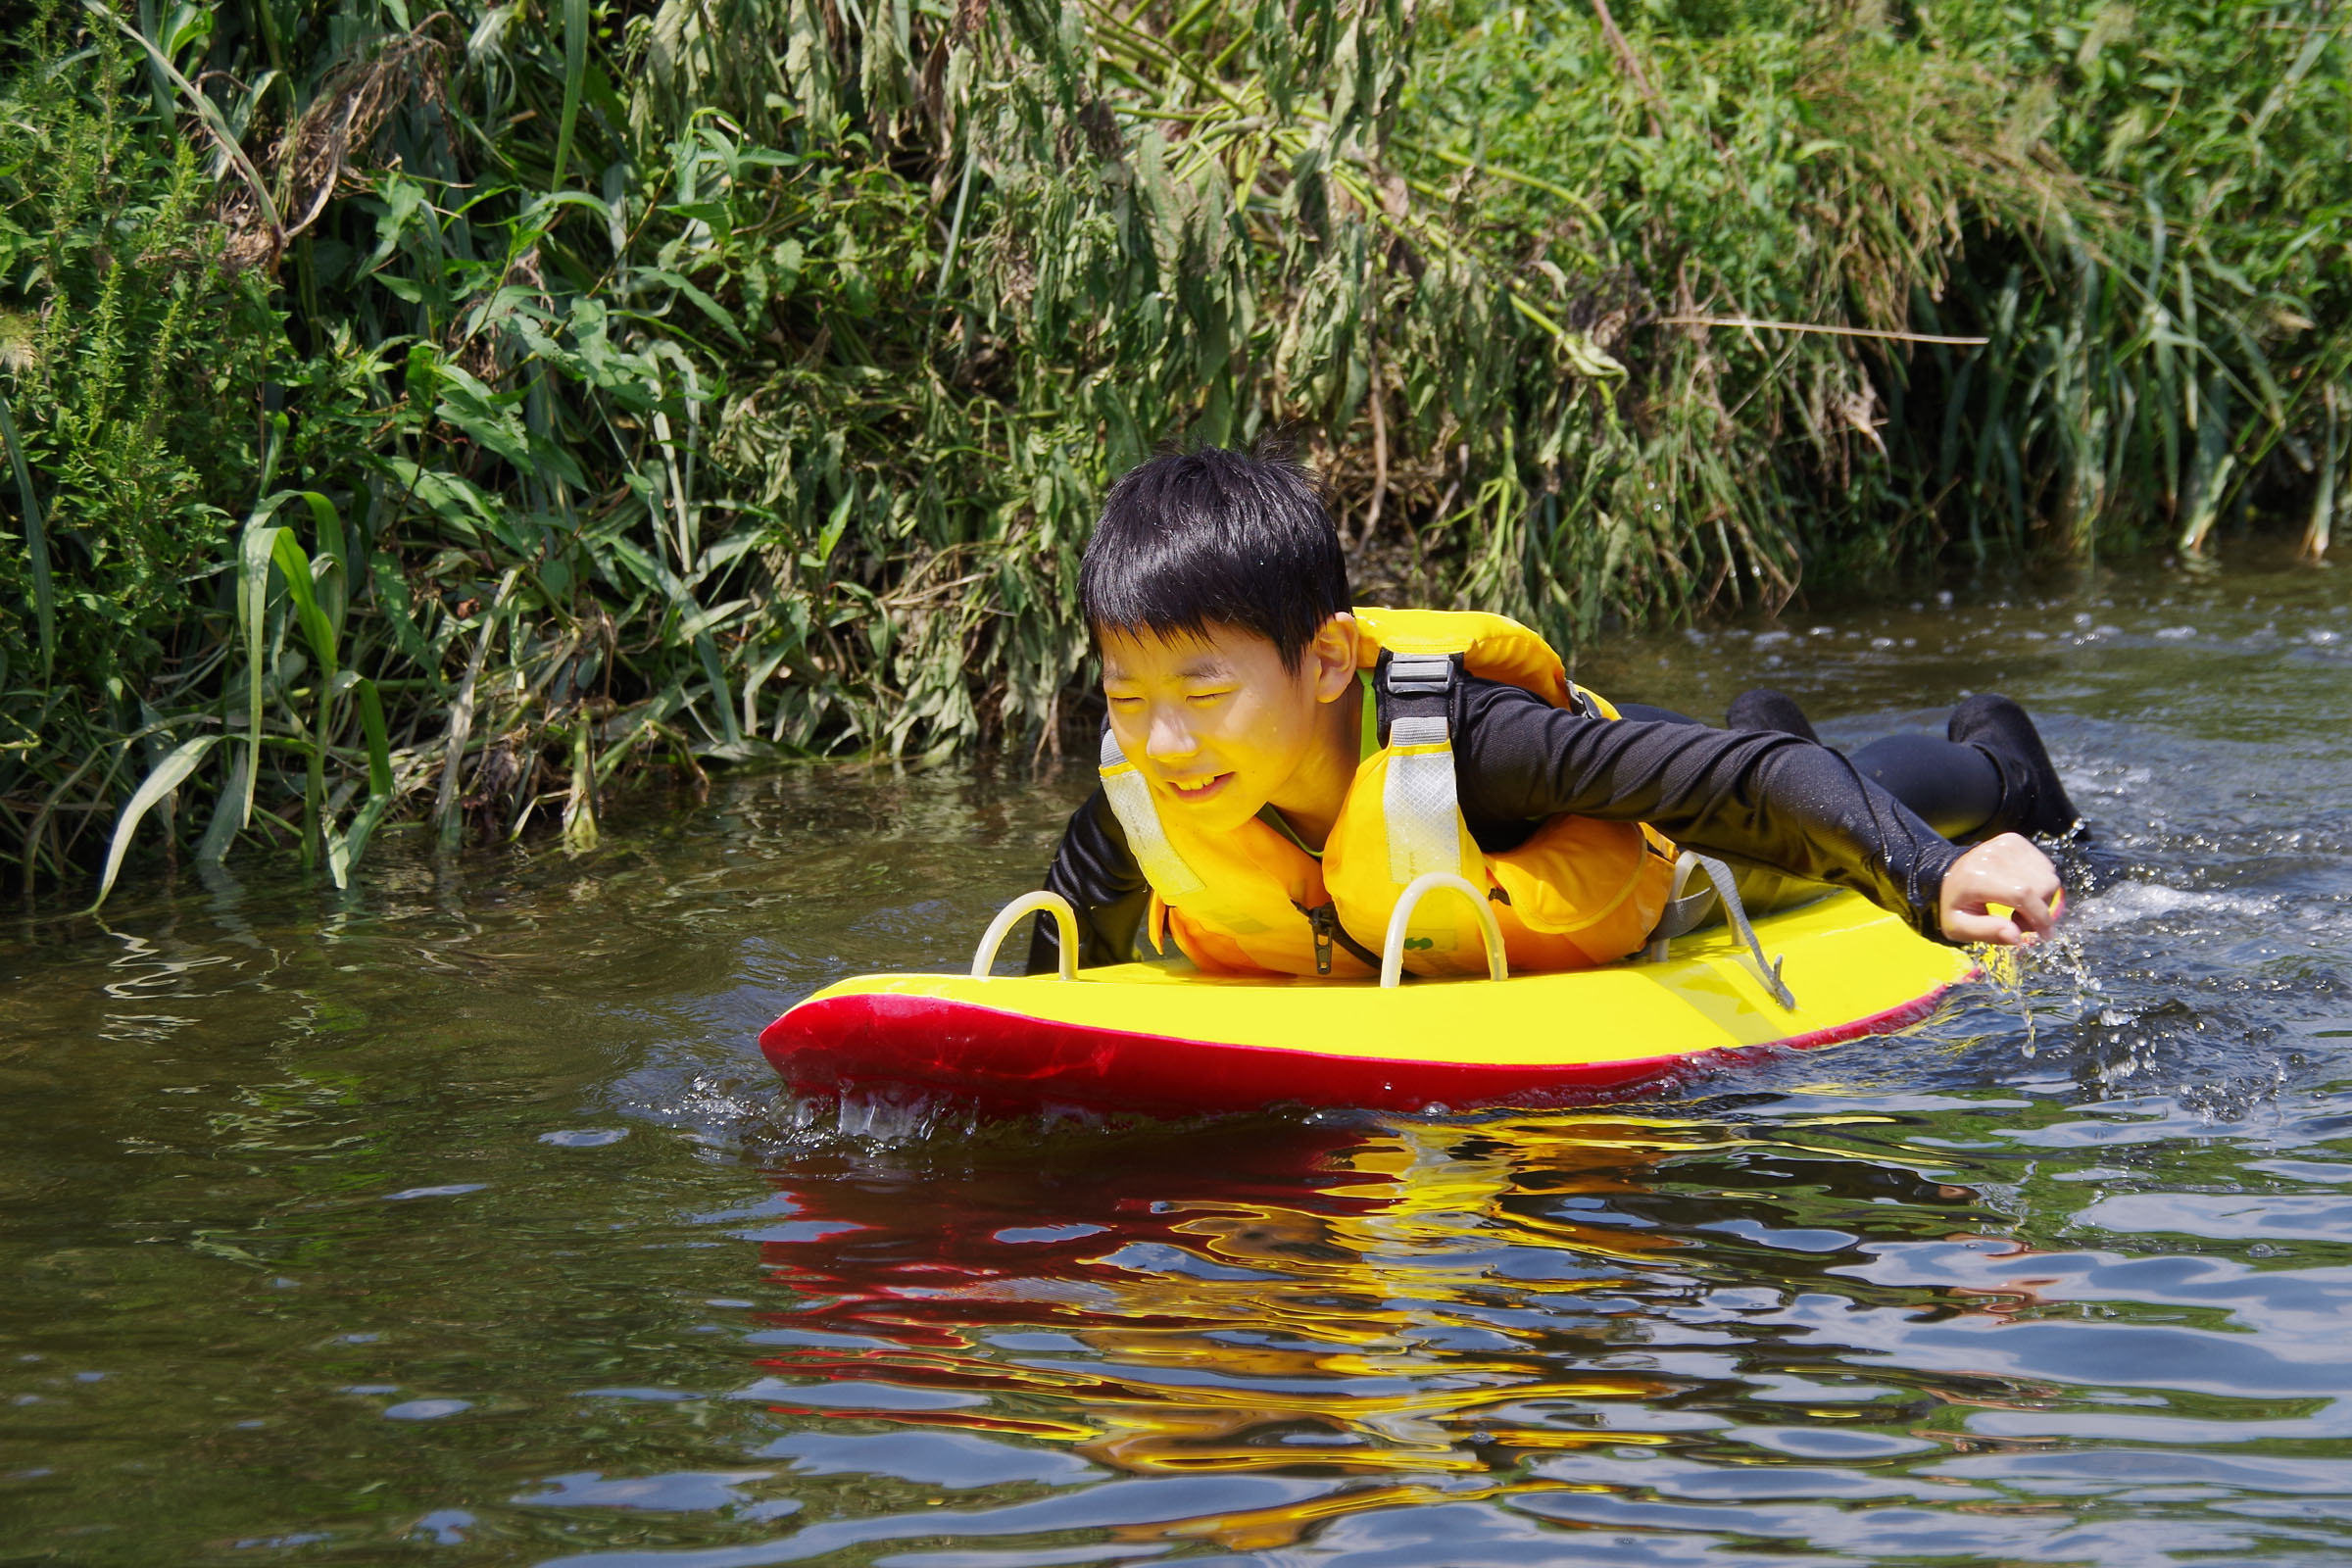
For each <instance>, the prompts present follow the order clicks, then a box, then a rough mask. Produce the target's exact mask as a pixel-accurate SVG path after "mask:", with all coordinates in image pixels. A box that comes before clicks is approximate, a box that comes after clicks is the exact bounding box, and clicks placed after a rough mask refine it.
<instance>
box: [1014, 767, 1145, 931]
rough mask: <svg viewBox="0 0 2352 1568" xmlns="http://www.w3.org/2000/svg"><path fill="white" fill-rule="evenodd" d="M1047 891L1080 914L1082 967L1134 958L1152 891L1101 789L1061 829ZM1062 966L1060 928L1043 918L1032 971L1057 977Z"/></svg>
mask: <svg viewBox="0 0 2352 1568" xmlns="http://www.w3.org/2000/svg"><path fill="white" fill-rule="evenodd" d="M1046 891H1047V892H1049V893H1058V894H1060V895H1061V896H1062V897H1063V898H1065V899H1067V900H1069V901H1070V907H1071V908H1073V909H1075V910H1077V911H1078V965H1079V967H1080V968H1087V967H1090V966H1092V965H1095V964H1102V963H1125V962H1126V961H1127V960H1128V958H1130V957H1131V956H1133V955H1134V952H1135V936H1136V932H1137V930H1138V929H1139V928H1140V927H1141V926H1142V925H1143V923H1144V915H1145V912H1146V911H1147V910H1148V909H1149V907H1151V903H1152V888H1151V884H1149V883H1147V882H1146V881H1145V880H1144V871H1143V867H1142V866H1140V865H1138V864H1137V863H1136V859H1135V854H1134V852H1133V851H1131V850H1130V849H1128V848H1127V832H1126V829H1124V828H1122V827H1120V826H1119V818H1118V815H1117V813H1116V812H1114V811H1112V810H1111V809H1110V802H1109V801H1108V800H1106V799H1104V797H1103V791H1102V790H1101V789H1100V788H1098V789H1096V791H1095V793H1094V794H1092V795H1089V796H1088V797H1087V798H1086V804H1085V805H1084V806H1081V807H1079V808H1078V809H1077V810H1076V811H1074V812H1073V813H1071V816H1070V825H1069V826H1068V827H1066V828H1064V829H1063V830H1062V834H1061V845H1060V847H1059V848H1057V849H1056V850H1054V864H1053V865H1052V866H1051V867H1050V868H1049V869H1048V870H1047V872H1046ZM1060 966H1061V932H1060V929H1059V928H1058V927H1057V926H1056V925H1055V924H1054V917H1053V916H1052V915H1049V914H1041V915H1039V916H1038V917H1037V925H1036V929H1035V931H1034V932H1033V933H1032V934H1031V936H1030V938H1029V969H1028V972H1029V973H1031V974H1052V973H1054V971H1055V970H1056V969H1058V968H1059V967H1060Z"/></svg>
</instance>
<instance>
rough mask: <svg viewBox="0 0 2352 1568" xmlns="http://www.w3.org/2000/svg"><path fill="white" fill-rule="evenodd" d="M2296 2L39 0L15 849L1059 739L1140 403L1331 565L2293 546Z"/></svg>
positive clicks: (1825, 574)
mask: <svg viewBox="0 0 2352 1568" xmlns="http://www.w3.org/2000/svg"><path fill="white" fill-rule="evenodd" d="M2330 15H2331V14H2329V13H2323V12H2315V11H2312V10H2311V9H2310V8H2303V7H2291V6H2285V5H2277V6H2265V5H2230V6H2220V5H2198V4H2190V3H2185V0H2165V3H2162V4H2155V5H2147V6H2142V7H2138V8H2135V9H2128V8H2125V7H2123V6H2120V5H2114V4H2109V5H2106V6H2103V7H2102V6H2095V5H2072V6H2062V5H2055V4H2043V5H2039V6H2034V5H2002V6H1995V5H1993V4H1990V3H1989V0H1936V3H1934V4H1928V5H1915V6H1913V7H1911V8H1909V9H1906V10H1889V9H1885V8H1881V7H1877V6H1874V5H1867V4H1866V5H1861V6H1857V7H1854V8H1852V9H1845V10H1831V11H1824V10H1823V9H1821V8H1818V7H1799V6H1795V5H1793V4H1790V5H1780V4H1768V3H1764V0H1752V3H1746V4H1738V3H1731V0H1721V3H1700V0H1689V3H1668V0H1657V3H1654V4H1649V5H1645V6H1636V5H1630V4H1629V5H1626V6H1624V7H1622V8H1620V11H1619V14H1618V15H1617V16H1616V17H1615V22H1616V24H1617V26H1618V29H1619V30H1618V34H1617V36H1616V38H1614V39H1612V38H1611V37H1610V36H1609V35H1608V34H1607V32H1606V31H1605V30H1604V28H1603V27H1602V26H1601V25H1599V21H1598V18H1597V16H1596V14H1595V12H1594V11H1593V10H1591V9H1588V8H1587V6H1586V5H1585V4H1583V3H1581V0H1579V3H1575V4H1558V5H1534V6H1527V7H1514V8H1486V7H1471V6H1467V5H1455V6H1450V7H1448V6H1445V5H1440V6H1436V7H1425V8H1423V9H1421V10H1420V11H1419V13H1418V15H1417V17H1415V18H1414V19H1413V20H1412V22H1411V24H1410V25H1409V26H1408V25H1407V16H1406V13H1405V11H1404V10H1403V8H1402V7H1401V6H1400V5H1398V4H1392V3H1386V0H1358V3H1353V4H1340V3H1336V0H1300V3H1299V4H1298V5H1296V6H1294V7H1290V8H1282V7H1273V6H1246V5H1243V4H1241V3H1240V0H1199V3H1192V4H1186V5H1181V6H1158V5H1146V6H1143V7H1141V8H1137V9H1133V10H1130V9H1128V8H1124V7H1111V6H1108V5H1104V4H1098V3H1094V0H1068V3H1067V4H1066V5H1063V6H1059V7H1046V6H1044V5H1041V4H1039V3H1037V0H1002V3H998V4H987V3H984V0H970V3H967V4H959V5H957V6H956V7H954V8H949V7H947V6H945V5H942V4H937V3H925V0H902V3H897V4H893V5H890V6H881V5H878V4H876V3H874V0H865V3H863V4H857V3H850V4H823V3H818V0H666V3H662V4H658V5H636V6H614V5H602V6H600V5H596V4H591V3H588V0H565V3H564V4H563V5H560V6H558V5H551V6H547V7H541V8H509V7H492V6H488V5H483V4H477V3H471V0H468V3H463V4H460V5H458V6H455V7H453V8H450V9H447V10H436V11H431V12H429V13H428V12H426V11H425V10H423V9H421V8H410V7H408V6H406V5H404V4H401V3H399V0H332V3H327V0H251V3H241V4H227V5H221V6H214V7H199V6H178V7H174V8H171V9H167V8H166V7H164V6H163V5H161V4H160V3H159V4H148V5H135V6H133V5H125V6H122V7H119V8H116V9H113V10H109V9H105V8H103V7H100V6H98V5H96V4H82V5H71V6H69V5H61V4H55V3H52V4H48V5H46V6H44V7H42V8H39V9H38V10H37V11H36V12H35V14H34V15H33V16H32V18H31V19H30V20H29V21H28V22H25V23H24V24H23V25H21V26H20V27H19V30H18V31H17V32H16V33H14V34H13V35H11V36H10V37H9V38H8V39H7V40H6V41H5V44H4V45H0V111H4V112H0V400H4V403H0V441H4V442H5V444H6V445H7V447H8V449H9V457H10V467H11V471H10V474H9V475H8V476H7V479H6V480H0V499H4V501H5V505H6V506H7V507H8V509H9V512H10V515H11V516H12V518H13V521H12V522H11V523H10V525H9V532H10V533H11V535H12V536H13V537H12V539H11V540H10V541H9V542H8V543H7V544H6V546H5V547H4V548H0V606H5V607H6V608H5V610H4V611H0V858H4V859H5V861H6V862H7V863H9V864H10V865H11V866H12V867H13V872H12V876H11V880H12V881H13V882H14V883H15V885H16V886H18V887H19V888H20V889H21V890H22V891H23V892H24V893H25V895H26V896H27V897H30V896H31V894H32V893H33V891H34V890H35V888H36V887H43V886H50V885H56V884H73V885H91V884H93V883H94V887H95V891H96V892H98V894H99V895H100V896H101V897H103V894H104V890H105V888H106V887H107V886H108V885H111V883H112V881H113V879H114V877H115V876H116V875H117V874H118V872H119V871H120V870H121V868H122V866H123V864H124V863H125V862H126V860H136V859H138V858H143V857H144V856H146V855H148V854H150V853H156V852H161V853H165V854H170V855H181V854H184V855H187V856H190V857H193V858H198V859H201V860H216V861H217V860H221V859H224V858H229V857H233V856H245V855H254V854H268V853H272V851H274V852H276V853H285V854H293V855H299V856H301V857H303V858H304V859H305V860H306V862H307V863H309V864H311V865H314V866H315V867H317V868H318V869H319V871H320V872H321V873H322V874H324V875H326V876H328V877H329V878H331V879H332V880H333V881H335V882H336V883H338V884H340V883H342V882H343V881H345V880H346V879H347V878H348V876H349V874H350V869H351V867H352V865H353V864H355V863H356V862H357V861H359V859H360V858H362V856H363V855H364V853H365V851H366V848H367V846H368V843H369V842H370V840H371V839H372V838H373V837H374V836H375V835H376V834H377V833H379V832H380V831H381V830H382V829H383V828H384V827H385V826H386V825H387V824H391V823H396V822H401V821H408V820H417V821H420V822H421V823H422V824H423V828H422V830H423V831H427V832H430V833H432V834H434V835H436V836H437V838H438V839H439V840H440V841H441V842H444V843H448V844H453V845H454V844H456V843H458V842H460V841H462V840H464V839H466V837H468V836H469V835H470V836H476V837H489V836H502V837H511V836H515V835H520V834H524V833H528V832H531V831H533V830H534V826H535V825H538V826H544V827H545V828H547V829H548V830H550V831H551V832H554V833H557V834H560V836H561V840H562V842H564V843H565V844H567V845H570V846H574V847H579V846H584V845H587V844H589V843H592V842H593V840H594V835H595V832H596V807H597V800H598V796H599V793H600V791H601V790H603V789H605V788H607V787H609V786H610V785H611V784H612V783H613V781H614V780H615V779H616V778H617V777H619V776H621V775H623V774H624V773H630V772H634V771H637V770H639V769H642V768H645V767H648V766H661V767H667V768H672V769H675V770H678V771H680V772H682V773H684V774H687V775H690V776H692V775H697V774H699V772H700V770H701V769H702V768H703V767H705V766H706V765H708V764H710V763H711V762H712V761H713V760H721V761H738V760H749V759H753V758H756V757H760V756H811V755H823V754H831V753H844V752H864V753H871V754H880V755H890V756H927V755H941V754H945V753H948V752H952V751H955V750H956V749H959V748H969V747H973V746H990V745H994V746H1001V747H1005V748H1006V749H1009V750H1013V751H1016V752H1017V753H1020V754H1023V755H1030V754H1035V753H1036V752H1038V751H1040V750H1044V749H1049V748H1052V747H1054V745H1055V744H1056V743H1057V736H1058V723H1057V720H1058V718H1059V717H1060V715H1061V710H1062V706H1063V704H1064V702H1065V699H1066V697H1067V695H1068V693H1070V691H1071V690H1072V689H1073V682H1074V681H1075V680H1076V679H1077V678H1078V676H1079V675H1080V674H1081V666H1082V663H1083V661H1084V657H1085V635H1084V629H1083V627H1081V626H1080V625H1079V624H1078V623H1077V622H1076V620H1075V618H1074V616H1073V614H1072V604H1071V593H1072V586H1073V581H1074V576H1075V568H1076V563H1077V558H1078V552H1079V551H1080V549H1081V548H1082V547H1083V543H1084V539H1085V535H1086V530H1087V527H1088V525H1089V521H1090V518H1091V515H1092V511H1093V507H1094V504H1095V500H1096V498H1097V497H1098V496H1099V495H1100V493H1101V492H1102V489H1103V486H1104V484H1105V482H1106V481H1107V479H1108V477H1109V476H1111V475H1112V474H1114V473H1115V472H1117V471H1118V470H1119V469H1120V468H1122V467H1124V466H1127V465H1128V464H1130V463H1132V462H1133V461H1135V460H1136V459H1137V458H1139V457H1141V456H1143V455H1144V454H1145V453H1147V452H1148V451H1149V450H1150V449H1151V448H1152V445H1153V444H1154V443H1155V442H1158V441H1161V440H1163V439H1168V438H1171V437H1188V438H1192V439H1200V440H1211V441H1238V440H1247V439H1250V438H1253V437H1255V436H1257V435H1259V434H1261V433H1263V432H1266V431H1269V430H1275V429H1289V430H1292V431H1295V432H1296V433H1297V435H1298V437H1299V440H1300V441H1301V443H1302V444H1303V446H1304V448H1305V450H1306V453H1307V455H1308V456H1309V457H1310V458H1312V459H1313V460H1314V461H1315V462H1316V463H1317V465H1318V466H1320V467H1321V468H1322V469H1323V471H1324V472H1325V473H1326V474H1327V475H1328V476H1329V477H1330V479H1331V480H1332V482H1333V484H1334V486H1335V490H1336V493H1337V495H1338V498H1339V503H1340V507H1341V511H1342V515H1343V525H1344V527H1345V528H1346V530H1347V532H1348V537H1349V539H1350V542H1351V546H1352V547H1353V549H1354V550H1355V554H1356V560H1357V567H1358V573H1359V576H1360V577H1361V578H1362V580H1363V581H1364V582H1365V583H1366V584H1367V586H1368V587H1369V588H1371V589H1372V590H1373V591H1376V592H1378V593H1380V594H1383V595H1398V594H1410V595H1414V596H1418V597H1426V598H1429V599H1432V600H1435V601H1438V602H1461V603H1471V604H1477V605H1480V606H1483V607H1489V608H1495V609H1502V610H1506V611H1510V612H1513V613H1519V614H1522V615H1524V616H1527V617H1529V618H1531V619H1533V620H1535V621H1536V622H1537V623H1539V624H1541V625H1543V626H1544V628H1545V629H1546V630H1547V631H1549V632H1551V633H1552V634H1553V635H1554V636H1556V637H1558V638H1560V639H1563V640H1566V641H1570V642H1573V641H1575V640H1576V639H1579V638H1583V637H1588V636H1590V635H1591V634H1592V633H1593V631H1594V630H1595V629H1596V628H1598V627H1600V626H1601V625H1603V624H1605V623H1607V622H1609V621H1610V620H1612V619H1613V618H1620V617H1635V616H1650V615H1687V614H1693V613H1706V612H1708V611H1711V610H1717V609H1727V608H1732V607H1738V606H1743V605H1744V606H1754V605H1757V604H1759V603H1760V604H1762V605H1764V606H1766V607H1768V608H1769V607H1774V606H1778V605H1779V604H1781V603H1784V602H1786V601H1787V600H1788V599H1789V597H1790V596H1791V595H1793V594H1795V593H1797V592H1798V591H1800V589H1801V588H1803V587H1804V586H1806V585H1820V584H1823V583H1831V582H1854V581H1867V580H1869V579H1870V578H1871V577H1872V576H1873V575H1875V574H1880V573H1885V572H1887V571H1889V570H1892V569H1897V568H1910V567H1915V566H1918V565H1920V564H1928V563H1933V562H1936V561H1937V560H1939V559H1943V558H1946V557H1948V556H1950V555H1952V554H1954V553H1958V554H1959V555H1961V556H1962V557H1963V558H1969V557H1973V558H1975V559H1979V560H1990V559H1995V558H2005V559H2015V558H2021V557H2026V556H2032V555H2050V556H2060V557H2082V556H2085V555H2088V554H2091V553H2093V552H2096V551H2101V550H2114V549H2126V548H2140V547H2161V548H2167V549H2172V550H2175V551H2177V552H2180V553H2181V554H2184V555H2189V556H2194V555H2197V554H2202V553H2210V552H2211V551H2213V550H2215V549H2217V548H2220V544H2221V541H2222V540H2223V539H2225V538H2226V536H2227V535H2228V534H2229V532H2230V531H2231V530H2233V529H2236V528H2239V527H2241V526H2246V525H2249V523H2259V522H2262V521H2264V520H2266V519H2268V520H2271V521H2274V522H2275V523H2276V525H2277V526H2280V527H2285V528H2291V529H2295V530H2299V531H2300V532H2301V534H2302V537H2303V538H2304V540H2305V547H2306V549H2307V551H2308V552H2309V553H2310V554H2312V555H2314V556H2315V557H2316V556H2317V555H2319V554H2321V553H2322V552H2324V551H2325V550H2326V549H2327V546H2328V544H2329V542H2330V540H2331V537H2332V532H2333V527H2334V522H2335V516H2336V513H2337V511H2338V510H2339V509H2340V508H2341V507H2342V506H2343V505H2345V504H2346V499H2345V498H2346V497H2347V496H2352V486H2347V485H2346V484H2345V483H2344V475H2343V471H2342V470H2343V468H2344V466H2345V463H2346V461H2347V448H2348V447H2352V419H2348V418H2347V417H2345V413H2344V410H2343V408H2342V393H2341V389H2340V381H2341V378H2342V373H2343V369H2344V365H2345V359H2346V355H2347V352H2348V351H2352V335H2348V334H2347V331H2346V324H2347V310H2346V284H2347V274H2348V271H2352V258H2348V256H2347V246H2346V242H2345V240H2344V238H2343V234H2344V233H2345V232H2346V227H2347V226H2346V224H2345V222H2344V218H2345V210H2346V205H2347V202H2348V201H2352V175H2347V172H2346V167H2347V166H2346V163H2345V160H2344V159H2343V158H2342V156H2341V148H2342V146H2343V143H2344V136H2345V131H2346V128H2347V125H2346V121H2347V107H2346V106H2347V103H2348V102H2352V76H2348V73H2352V54H2348V52H2347V43H2346V41H2345V39H2344V38H2343V36H2342V35H2341V25H2340V23H2336V22H2332V21H2330V20H2329V16H2330ZM1755 322H1783V323H1794V324H1795V325H1797V326H1802V327H1806V328H1826V329H1835V330H1793V329H1790V328H1789V327H1787V326H1761V325H1751V324H1739V323H1755ZM1933 338H1943V339H1957V340H1963V341H1958V342H1932V341H1923V339H1933ZM1979 339H1981V340H1983V341H1982V342H1981V343H1979V342H1976V341H1974V340H1979ZM223 743H225V744H223Z"/></svg>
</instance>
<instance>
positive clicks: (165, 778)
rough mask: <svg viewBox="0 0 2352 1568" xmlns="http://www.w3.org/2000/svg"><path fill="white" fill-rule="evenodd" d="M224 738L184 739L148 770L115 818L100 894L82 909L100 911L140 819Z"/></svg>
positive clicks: (215, 736) (118, 872)
mask: <svg viewBox="0 0 2352 1568" xmlns="http://www.w3.org/2000/svg"><path fill="white" fill-rule="evenodd" d="M220 739H221V737H220V736H218V735H198V736H196V737H194V738H193V739H190V740H184V741H181V742H180V743H179V744H178V745H177V746H174V747H173V748H172V750H171V751H170V752H169V753H168V754H166V756H165V758H164V760H162V761H160V762H158V763H156V764H155V771H154V772H152V773H150V774H148V775H147V777H146V778H145V779H143V780H142V781H141V782H140V784H139V787H138V788H137V789H135V790H133V791H132V792H131V796H130V801H129V804H128V805H126V806H124V807H123V814H122V816H121V817H120V818H118V819H117V820H116V822H115V839H114V842H113V843H112V844H109V845H108V846H107V847H106V871H105V874H104V875H102V876H100V877H99V879H98V897H97V898H96V899H94V900H92V901H91V903H90V907H88V908H86V909H84V910H82V911H81V912H82V913H84V914H96V913H97V912H98V907H99V906H100V905H102V904H104V903H105V902H106V896H107V895H108V894H109V893H112V892H113V891H114V890H115V878H116V877H117V876H118V875H120V874H121V873H122V870H123V856H124V855H125V854H126V853H128V851H129V849H130V839H131V835H132V834H134V833H136V832H137V831H138V830H139V823H140V821H141V820H142V819H143V818H144V817H145V816H146V815H147V813H148V812H149V811H150V810H152V809H154V808H155V803H156V802H158V801H160V800H162V799H163V798H164V797H165V796H167V795H169V794H171V793H172V791H173V790H175V789H177V788H179V786H180V784H181V783H182V782H184V781H185V780H186V778H187V776H188V775H189V774H190V773H193V772H194V771H196V764H197V763H198V762H201V761H203V760H204V754H205V753H207V752H209V751H211V750H212V749H213V747H214V746H215V745H216V744H217V743H218V742H219V741H220Z"/></svg>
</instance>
